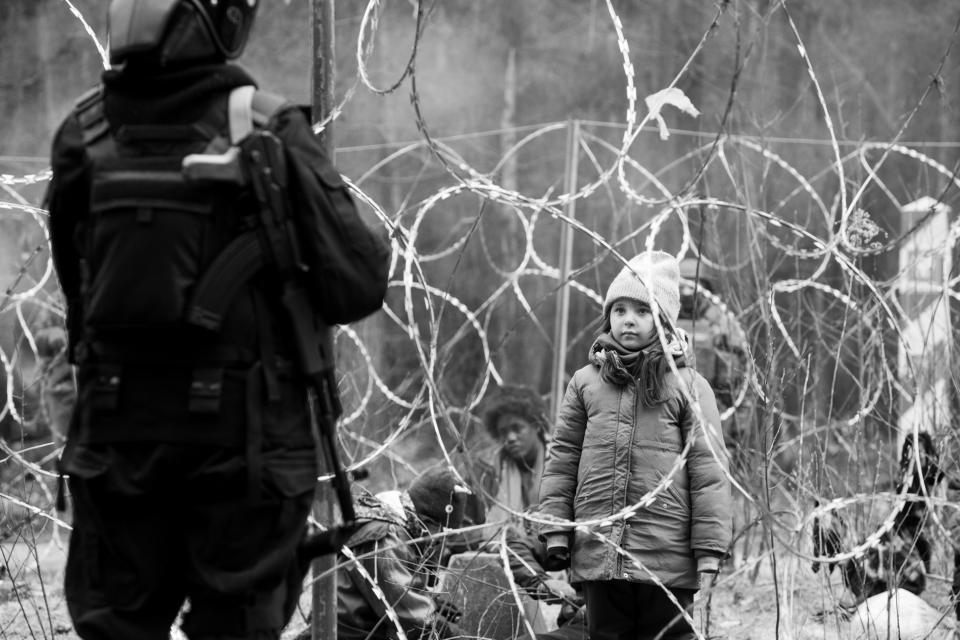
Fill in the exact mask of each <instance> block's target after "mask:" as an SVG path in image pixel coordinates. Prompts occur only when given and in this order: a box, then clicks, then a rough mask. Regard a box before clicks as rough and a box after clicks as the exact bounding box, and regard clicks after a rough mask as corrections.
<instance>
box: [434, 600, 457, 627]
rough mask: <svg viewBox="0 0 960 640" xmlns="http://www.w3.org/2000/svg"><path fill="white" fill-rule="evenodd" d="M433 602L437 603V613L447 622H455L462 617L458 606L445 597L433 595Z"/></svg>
mask: <svg viewBox="0 0 960 640" xmlns="http://www.w3.org/2000/svg"><path fill="white" fill-rule="evenodd" d="M433 602H434V603H435V604H436V605H437V615H438V616H440V617H441V618H443V619H444V620H445V621H447V622H452V623H454V624H456V623H457V622H460V618H462V617H463V612H462V611H460V607H458V606H457V605H455V604H454V603H452V602H450V601H449V600H447V599H445V598H440V597H436V596H435V597H434V599H433Z"/></svg>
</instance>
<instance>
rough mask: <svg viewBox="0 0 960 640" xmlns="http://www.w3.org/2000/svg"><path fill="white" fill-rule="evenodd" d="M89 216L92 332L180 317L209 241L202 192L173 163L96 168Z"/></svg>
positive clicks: (209, 213) (161, 324)
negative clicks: (144, 167)
mask: <svg viewBox="0 0 960 640" xmlns="http://www.w3.org/2000/svg"><path fill="white" fill-rule="evenodd" d="M131 194H136V195H135V196H134V195H131ZM91 216H92V222H93V224H92V225H91V226H90V229H89V236H88V244H87V252H86V257H87V262H88V265H89V274H88V276H87V282H86V283H85V285H86V287H87V292H86V296H85V300H86V303H85V305H84V314H85V317H84V319H85V322H86V325H87V326H88V327H90V328H92V329H93V330H94V331H95V333H96V335H98V336H100V337H104V336H109V335H110V334H111V333H121V334H122V333H127V332H130V331H137V332H143V331H144V330H151V329H154V330H164V329H170V328H173V327H174V326H179V325H181V324H182V319H183V317H184V313H185V309H186V306H187V301H188V300H189V299H190V295H191V293H192V291H193V287H194V285H195V283H196V281H197V279H198V278H199V276H200V275H201V274H202V273H203V270H204V269H205V267H206V265H207V263H208V262H209V261H210V259H211V256H210V255H209V254H211V253H213V251H214V249H215V247H212V246H211V241H212V240H213V237H212V236H213V235H214V215H213V199H212V197H211V195H210V194H209V192H206V193H205V192H203V191H200V190H197V189H196V188H195V187H193V186H191V185H188V184H186V183H185V181H184V180H183V178H182V177H181V176H180V174H179V166H178V167H177V171H175V172H174V171H161V170H151V169H148V170H116V171H106V170H105V171H99V172H95V180H94V184H93V191H92V202H91ZM138 337H139V338H140V339H144V340H149V339H150V338H149V336H148V335H147V334H144V333H140V335H139V336H138Z"/></svg>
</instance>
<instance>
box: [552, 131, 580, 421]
mask: <svg viewBox="0 0 960 640" xmlns="http://www.w3.org/2000/svg"><path fill="white" fill-rule="evenodd" d="M579 157H580V121H579V120H569V121H568V122H567V169H566V173H565V175H564V179H563V191H564V193H569V194H572V193H574V192H575V191H576V190H577V164H578V160H579ZM564 213H565V214H566V216H567V217H568V218H570V219H571V220H573V219H575V218H576V214H577V201H576V200H575V199H573V198H570V199H569V200H567V203H566V207H565V209H564ZM559 262H560V265H559V266H560V283H561V285H560V290H559V291H558V292H557V316H556V319H555V321H554V323H553V344H554V353H553V385H552V387H551V391H552V393H551V396H550V404H551V407H550V409H551V411H550V414H551V415H552V416H553V417H554V418H556V416H557V413H558V412H559V410H560V401H561V400H563V392H564V389H565V386H566V383H567V376H566V369H567V326H568V325H569V323H570V287H569V286H568V285H567V284H566V282H567V278H569V277H570V265H571V263H572V262H573V230H572V229H571V228H570V225H568V224H563V226H561V228H560V260H559Z"/></svg>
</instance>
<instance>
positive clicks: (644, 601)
mask: <svg viewBox="0 0 960 640" xmlns="http://www.w3.org/2000/svg"><path fill="white" fill-rule="evenodd" d="M636 273H639V274H642V276H643V279H644V282H645V283H646V286H644V284H643V283H642V282H641V281H640V279H639V278H638V277H637V275H636ZM651 293H652V296H653V299H654V300H656V303H657V304H658V305H659V310H660V314H661V319H662V325H663V329H664V331H665V332H666V338H667V340H668V342H669V345H670V348H669V349H668V353H664V349H663V347H662V345H661V341H660V337H659V336H658V334H657V329H656V325H655V323H654V318H653V315H652V309H651V306H652V305H651ZM679 309H680V291H679V266H678V264H677V260H676V258H674V257H673V256H671V255H670V254H667V253H664V252H662V251H647V252H644V253H641V254H640V255H638V256H636V257H635V258H633V260H631V261H630V263H629V265H628V266H627V267H624V269H622V270H621V271H620V273H619V275H617V277H616V278H615V279H614V281H613V282H612V283H611V285H610V288H609V289H608V290H607V295H606V297H605V298H604V301H603V319H604V327H603V332H602V333H601V334H600V336H599V337H598V338H597V339H596V341H595V342H594V343H593V346H592V347H591V349H590V357H589V364H587V366H585V367H583V368H581V369H580V370H579V371H577V372H576V373H575V374H574V375H573V378H572V379H571V380H570V384H569V385H568V386H567V391H566V394H565V396H564V399H563V403H562V405H561V408H560V412H559V416H558V419H557V427H556V430H555V432H554V440H553V444H552V445H551V448H550V452H549V454H548V457H547V462H546V466H545V468H544V473H543V479H542V482H541V486H540V512H541V513H542V514H543V515H546V516H553V517H556V518H559V519H562V520H574V519H576V520H579V521H584V520H592V519H598V518H605V517H607V516H610V515H613V514H614V513H617V512H618V511H620V510H622V509H624V508H625V507H629V506H631V505H633V504H636V503H637V502H639V501H640V498H641V497H642V496H643V495H644V494H646V493H647V492H649V491H650V490H652V489H653V488H654V487H655V486H656V485H657V484H658V483H659V482H661V481H662V480H663V478H664V477H665V476H666V475H668V474H669V473H670V470H671V468H672V467H673V465H674V464H675V463H676V461H677V456H679V455H680V452H681V451H682V450H683V448H684V446H685V445H686V443H688V442H691V441H692V445H691V448H690V450H689V452H688V455H687V460H686V465H684V466H683V467H681V468H680V469H679V470H677V471H676V472H675V473H674V474H673V476H672V482H671V483H670V484H668V485H667V486H666V488H665V489H663V490H662V491H661V492H660V493H659V495H658V496H657V497H656V500H655V501H654V502H653V503H651V504H650V505H648V506H647V507H645V508H643V509H640V510H638V511H636V512H634V513H632V514H630V515H629V516H627V517H625V518H621V519H617V520H614V521H613V522H612V523H610V522H607V523H606V525H605V526H604V525H601V526H596V527H591V528H590V531H589V532H588V531H581V532H577V533H576V535H575V536H572V535H571V533H572V531H571V527H569V526H568V527H564V526H561V525H544V526H543V528H542V529H541V536H542V539H543V540H544V542H545V543H546V545H547V561H548V566H546V568H547V569H548V570H556V569H559V568H563V567H564V566H566V565H567V564H570V563H571V556H572V576H571V582H581V583H583V584H582V587H583V593H584V596H585V599H586V603H587V620H588V622H589V632H590V638H591V640H599V639H605V638H654V637H658V638H664V639H667V638H671V639H676V638H683V639H687V638H693V637H695V636H694V632H693V629H692V628H691V627H690V625H689V623H687V622H686V621H685V620H684V619H683V618H682V617H681V616H680V612H679V610H678V609H677V607H676V605H675V604H673V603H672V602H671V601H670V600H669V599H668V597H667V595H666V594H665V592H664V591H663V589H662V588H660V587H659V586H657V585H656V583H655V581H654V579H653V577H652V575H651V574H653V575H654V576H656V578H657V579H658V580H659V581H660V582H662V583H663V584H664V585H665V586H666V587H667V588H668V589H669V590H670V591H671V592H672V594H673V596H674V597H675V598H676V599H677V600H678V601H679V603H680V604H681V605H682V606H683V607H684V608H685V609H687V610H689V609H690V607H691V605H692V603H693V597H694V594H695V593H696V591H697V589H698V588H699V587H700V586H703V587H706V586H707V585H708V584H709V582H710V580H712V578H713V576H714V574H716V572H717V571H718V569H719V563H720V559H721V557H723V556H724V554H725V553H726V551H727V547H728V546H729V544H730V542H731V537H732V526H731V517H730V513H731V500H732V496H731V492H730V485H729V481H728V479H727V476H726V471H727V469H728V464H727V460H726V449H725V447H724V444H723V435H722V433H721V431H720V415H719V412H718V410H717V404H716V400H715V398H714V395H713V392H712V391H711V389H710V385H709V384H708V383H707V381H706V380H705V379H704V378H703V376H701V375H700V374H698V373H696V372H694V371H693V370H691V369H689V368H686V366H685V362H684V360H683V355H682V354H683V340H682V338H679V337H678V334H677V333H675V332H674V330H673V327H676V322H677V314H678V312H679ZM667 358H673V359H674V363H675V364H676V366H677V369H678V371H679V373H680V375H679V377H678V376H677V375H676V374H674V373H673V372H672V371H671V369H670V366H669V363H668V362H667ZM691 397H692V398H694V399H696V401H697V403H698V405H699V408H700V412H701V413H702V416H703V418H704V419H705V420H706V423H707V424H705V425H704V424H702V423H700V421H699V420H698V419H697V413H696V410H695V408H694V405H693V402H692V400H691ZM707 437H709V438H710V443H709V444H708V443H707V441H706V438H707ZM718 460H719V462H718ZM591 532H596V533H599V534H601V535H602V536H603V537H604V538H606V540H601V539H600V538H598V537H596V536H595V535H592V534H591ZM571 538H573V539H572V541H571ZM571 542H572V546H573V549H572V554H571V551H570V549H569V548H570V544H571ZM618 547H619V548H621V549H623V550H624V551H626V552H627V553H629V554H630V555H631V556H632V557H633V558H636V559H637V560H639V562H640V563H641V564H642V568H641V567H640V566H638V565H637V563H635V562H633V561H632V560H631V559H629V558H627V557H625V556H624V555H622V554H620V553H618ZM671 621H673V624H672V625H671ZM667 627H669V631H666V632H665V633H664V634H663V635H658V634H659V633H660V632H661V631H662V630H664V629H665V628H667Z"/></svg>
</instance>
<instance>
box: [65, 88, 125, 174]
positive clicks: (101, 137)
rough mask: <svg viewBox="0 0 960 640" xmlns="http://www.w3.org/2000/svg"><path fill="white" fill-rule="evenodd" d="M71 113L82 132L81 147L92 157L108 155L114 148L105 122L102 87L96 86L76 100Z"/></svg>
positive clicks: (108, 124)
mask: <svg viewBox="0 0 960 640" xmlns="http://www.w3.org/2000/svg"><path fill="white" fill-rule="evenodd" d="M73 113H74V115H75V116H76V118H77V122H78V123H79V124H80V128H81V129H82V130H83V145H84V146H85V147H86V148H87V153H88V154H89V155H90V156H91V157H93V156H103V155H109V154H110V152H111V151H113V150H114V149H115V148H116V145H115V143H114V141H113V136H111V135H109V134H110V122H109V121H108V120H107V114H106V106H105V100H104V96H103V85H99V86H96V87H94V88H92V89H90V90H89V91H87V92H86V93H84V94H83V95H82V96H80V97H79V98H78V99H77V102H76V104H75V105H74V107H73Z"/></svg>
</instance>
